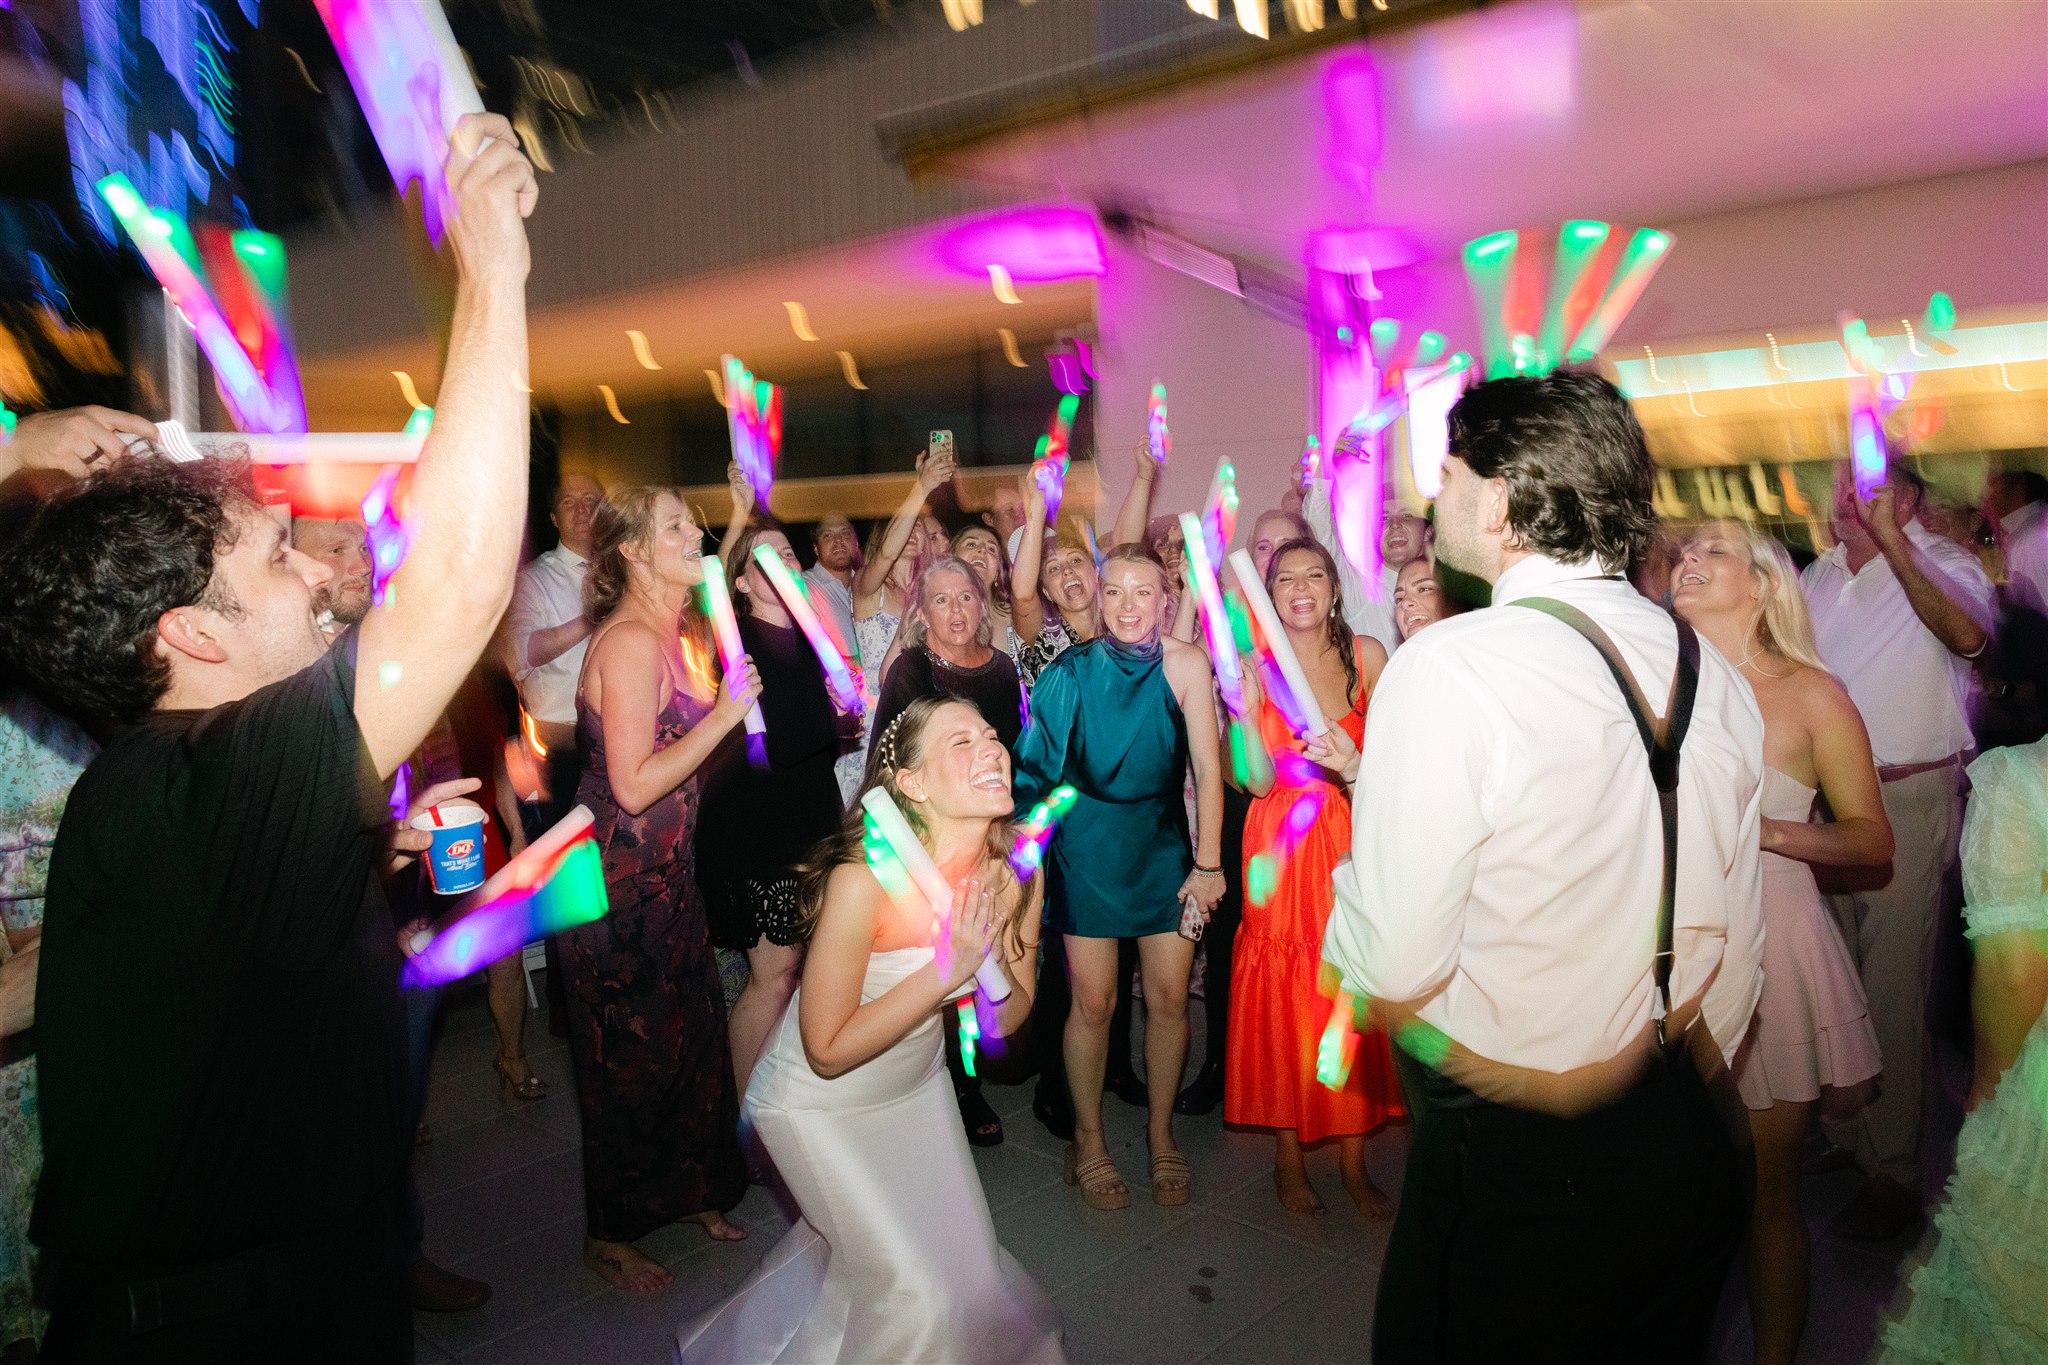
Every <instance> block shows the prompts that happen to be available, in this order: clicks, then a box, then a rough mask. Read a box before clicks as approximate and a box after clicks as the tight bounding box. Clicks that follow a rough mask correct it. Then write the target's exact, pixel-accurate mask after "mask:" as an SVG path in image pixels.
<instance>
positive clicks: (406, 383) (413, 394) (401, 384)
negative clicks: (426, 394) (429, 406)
mask: <svg viewBox="0 0 2048 1365" xmlns="http://www.w3.org/2000/svg"><path fill="white" fill-rule="evenodd" d="M391 377H392V378H393V379H396V380H397V381H398V391H399V393H401V394H402V395H404V397H405V401H406V404H407V405H408V406H410V407H413V408H423V407H425V406H426V404H425V403H422V402H421V401H420V391H419V390H418V389H416V388H414V387H413V383H412V376H411V375H409V374H407V373H406V372H405V371H404V370H393V371H392V372H391Z"/></svg>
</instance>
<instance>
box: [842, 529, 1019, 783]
mask: <svg viewBox="0 0 2048 1365" xmlns="http://www.w3.org/2000/svg"><path fill="white" fill-rule="evenodd" d="M904 606H905V611H906V613H907V614H906V618H905V620H904V623H903V651H902V653H900V654H898V655H897V656H896V661H895V662H894V663H892V664H890V665H889V672H888V675H887V676H886V677H884V678H883V679H882V695H881V700H880V701H878V702H876V703H875V714H874V717H873V719H872V721H871V722H870V724H869V727H868V728H869V732H870V733H871V734H877V735H879V734H881V733H882V731H884V730H886V729H888V728H889V722H890V721H892V720H894V719H896V717H898V716H900V715H902V714H903V708H904V707H906V706H908V705H910V703H912V702H914V701H916V700H917V699H918V698H919V697H932V696H938V695H940V694H942V693H943V694H945V695H947V696H954V697H963V698H965V699H966V700H968V701H971V702H973V703H974V704H975V705H976V706H977V707H979V708H980V710H981V714H982V715H983V717H985V718H986V719H987V721H988V723H989V724H990V725H993V726H994V727H995V731H996V735H997V737H998V738H1000V739H1001V740H1002V741H1003V747H1004V748H1005V749H1015V748H1016V747H1017V737H1018V736H1019V735H1020V734H1022V733H1023V731H1024V687H1023V684H1022V683H1020V682H1019V681H1018V680H1017V665H1016V664H1015V663H1014V662H1013V661H1012V660H1011V658H1010V656H1009V655H1008V654H1006V653H1004V652H1003V651H1002V650H1000V649H997V648H995V647H994V646H993V645H991V644H990V643H989V635H990V632H991V630H992V622H991V620H990V617H989V609H988V589H987V588H986V587H984V586H983V585H982V581H981V575H979V574H977V573H976V572H975V571H974V569H973V567H972V566H971V565H969V564H968V563H967V562H966V561H965V560H963V559H961V558H959V557H958V556H956V555H950V554H941V555H937V556H935V557H933V558H931V559H928V560H926V561H925V564H924V567H923V568H922V569H920V570H919V571H918V575H917V578H916V580H915V581H914V582H912V584H911V585H910V592H909V594H908V595H907V596H906V598H905V602H904Z"/></svg>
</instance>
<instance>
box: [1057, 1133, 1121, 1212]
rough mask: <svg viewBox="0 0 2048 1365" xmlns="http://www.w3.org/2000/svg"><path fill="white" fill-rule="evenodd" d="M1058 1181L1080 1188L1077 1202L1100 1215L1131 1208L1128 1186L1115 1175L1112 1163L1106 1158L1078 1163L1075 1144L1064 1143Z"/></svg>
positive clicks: (1114, 1167) (1078, 1151)
mask: <svg viewBox="0 0 2048 1365" xmlns="http://www.w3.org/2000/svg"><path fill="white" fill-rule="evenodd" d="M1060 1178H1061V1179H1063V1180H1065V1181H1066V1182H1067V1183H1068V1184H1069V1185H1078V1186H1080V1188H1081V1202H1082V1203H1084V1204H1086V1205H1087V1206H1088V1207H1089V1208H1091V1209H1099V1210H1101V1211H1102V1212H1104V1213H1109V1212H1112V1211H1114V1210H1116V1209H1127V1208H1129V1207H1130V1206H1131V1187H1130V1186H1128V1185H1126V1184H1124V1178H1123V1177H1122V1176H1121V1175H1118V1174H1117V1170H1116V1163H1115V1162H1113V1161H1111V1160H1110V1159H1109V1158H1108V1157H1106V1156H1099V1157H1096V1158H1095V1159H1094V1160H1092V1161H1088V1162H1085V1163H1084V1162H1082V1161H1081V1149H1080V1147H1079V1146H1078V1145H1077V1144H1074V1143H1068V1144H1067V1165H1066V1169H1065V1170H1064V1171H1062V1172H1061V1173H1060Z"/></svg>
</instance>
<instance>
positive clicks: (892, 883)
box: [860, 787, 1010, 1005]
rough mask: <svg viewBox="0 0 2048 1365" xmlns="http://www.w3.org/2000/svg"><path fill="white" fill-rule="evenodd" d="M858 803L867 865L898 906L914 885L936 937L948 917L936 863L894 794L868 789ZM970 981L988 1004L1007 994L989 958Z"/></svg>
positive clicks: (947, 887)
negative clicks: (904, 816) (904, 815)
mask: <svg viewBox="0 0 2048 1365" xmlns="http://www.w3.org/2000/svg"><path fill="white" fill-rule="evenodd" d="M860 805H861V810H862V811H864V812H865V813H866V815H865V824H866V827H867V857H868V866H870V867H872V868H873V869H874V870H875V878H876V880H878V881H879V882H881V883H882V889H883V890H885V891H887V892H888V893H889V896H890V898H891V899H892V900H895V901H896V902H897V903H898V904H899V905H901V904H904V903H905V902H906V901H907V900H908V897H909V892H910V889H911V888H912V887H915V888H916V889H917V891H918V893H919V894H921V895H922V896H923V897H924V900H925V904H927V905H929V906H930V907H931V912H932V932H933V934H934V936H936V935H937V933H938V931H939V928H940V926H942V925H944V924H946V923H948V922H950V921H951V920H952V918H953V887H952V885H951V884H950V883H949V882H947V880H946V874H945V873H943V872H941V871H939V865H938V864H937V863H935V862H933V861H932V855H931V853H930V852H929V851H928V850H927V849H926V848H925V846H924V844H923V843H922V842H921V841H920V840H919V839H918V837H917V831H916V830H913V829H912V828H911V827H910V822H909V821H908V820H906V819H904V818H903V812H902V811H900V810H898V809H897V808H896V801H895V798H893V797H891V796H890V795H889V793H888V792H886V791H883V790H882V789H881V788H880V787H870V788H868V789H867V791H866V792H864V793H862V795H861V798H860ZM974 980H975V982H976V983H977V984H978V985H979V986H980V987H981V993H982V994H983V995H986V996H987V997H988V998H989V1002H990V1003H991V1004H997V1005H1000V1004H1002V1003H1003V1001H1005V1000H1008V999H1009V998H1010V978H1009V977H1007V976H1005V975H1003V968H1002V964H1001V963H999V962H997V961H996V960H995V959H994V958H992V957H985V958H983V959H982V960H981V965H980V966H979V967H976V968H975V969H974Z"/></svg>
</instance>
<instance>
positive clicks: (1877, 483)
mask: <svg viewBox="0 0 2048 1365" xmlns="http://www.w3.org/2000/svg"><path fill="white" fill-rule="evenodd" d="M1877 405H1878V397H1877V385H1876V384H1875V383H1873V382H1872V381H1871V380H1870V379H1868V378H1866V377H1864V376H1861V375H1857V376H1853V377H1851V378H1850V380H1849V466H1850V468H1851V470H1853V471H1854V473H1855V476H1856V496H1857V497H1859V498H1861V499H1863V501H1865V502H1868V501H1870V500H1871V499H1872V498H1874V497H1876V496H1877V490H1878V489H1880V488H1882V487H1884V483H1885V473H1886V471H1885V448H1884V419H1883V418H1882V417H1880V416H1879V415H1878V410H1877Z"/></svg>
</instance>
